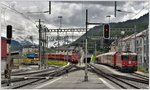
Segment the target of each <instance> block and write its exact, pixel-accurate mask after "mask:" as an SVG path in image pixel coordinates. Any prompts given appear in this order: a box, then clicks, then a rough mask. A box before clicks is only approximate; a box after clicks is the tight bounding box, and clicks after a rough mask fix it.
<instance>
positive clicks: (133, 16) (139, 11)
mask: <svg viewBox="0 0 150 90" xmlns="http://www.w3.org/2000/svg"><path fill="white" fill-rule="evenodd" d="M148 5H149V4H147V5H146V6H144V7H143V8H142V9H141V10H140V11H139V12H138V13H136V14H135V16H136V15H138V14H139V13H140V12H141V11H143V10H144V9H145V8H146V7H147V6H148ZM135 16H133V17H132V19H133V18H134V17H135Z"/></svg>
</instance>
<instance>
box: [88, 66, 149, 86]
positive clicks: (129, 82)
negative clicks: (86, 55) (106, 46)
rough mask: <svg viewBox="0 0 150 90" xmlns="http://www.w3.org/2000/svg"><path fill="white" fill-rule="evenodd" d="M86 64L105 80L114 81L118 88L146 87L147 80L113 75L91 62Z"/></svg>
mask: <svg viewBox="0 0 150 90" xmlns="http://www.w3.org/2000/svg"><path fill="white" fill-rule="evenodd" d="M88 66H89V67H90V68H91V69H92V70H91V71H94V72H95V73H97V74H98V75H100V76H102V77H104V78H106V79H107V80H109V81H111V82H113V83H115V84H116V85H118V86H119V87H120V88H123V89H141V88H142V89H145V88H146V89H147V87H148V84H149V82H147V81H146V82H145V81H142V80H139V79H136V78H130V77H125V76H119V75H114V74H110V73H106V72H105V71H103V70H101V69H99V68H97V67H95V66H94V65H92V64H88Z"/></svg>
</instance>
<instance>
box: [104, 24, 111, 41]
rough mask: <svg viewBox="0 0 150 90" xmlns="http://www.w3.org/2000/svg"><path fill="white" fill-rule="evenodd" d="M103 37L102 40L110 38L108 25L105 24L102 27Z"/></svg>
mask: <svg viewBox="0 0 150 90" xmlns="http://www.w3.org/2000/svg"><path fill="white" fill-rule="evenodd" d="M103 37H104V39H109V37H110V27H109V24H105V25H104V27H103Z"/></svg>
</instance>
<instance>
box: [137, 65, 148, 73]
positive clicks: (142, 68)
mask: <svg viewBox="0 0 150 90" xmlns="http://www.w3.org/2000/svg"><path fill="white" fill-rule="evenodd" d="M138 71H140V72H144V73H148V71H146V69H145V68H144V67H143V66H138Z"/></svg>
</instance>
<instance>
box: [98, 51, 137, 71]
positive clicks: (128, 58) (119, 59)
mask: <svg viewBox="0 0 150 90" xmlns="http://www.w3.org/2000/svg"><path fill="white" fill-rule="evenodd" d="M96 61H97V63H101V64H106V65H109V66H112V67H114V68H118V69H119V70H122V71H130V72H134V71H137V54H136V53H133V52H108V53H104V54H101V55H98V56H97V57H96Z"/></svg>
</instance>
